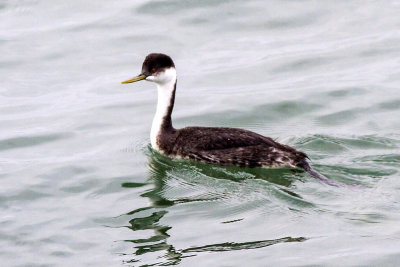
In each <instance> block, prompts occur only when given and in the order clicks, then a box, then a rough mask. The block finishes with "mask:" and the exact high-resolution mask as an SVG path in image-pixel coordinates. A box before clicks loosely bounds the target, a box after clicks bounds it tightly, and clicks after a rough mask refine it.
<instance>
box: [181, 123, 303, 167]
mask: <svg viewBox="0 0 400 267" xmlns="http://www.w3.org/2000/svg"><path fill="white" fill-rule="evenodd" d="M174 153H176V154H180V155H183V156H187V157H189V158H192V159H196V160H200V161H205V162H213V163H218V164H223V165H231V164H235V165H241V166H263V165H269V166H279V165H289V166H293V167H294V166H297V162H299V161H300V160H302V159H304V158H306V157H307V156H306V154H304V153H303V152H300V151H298V150H296V149H294V148H292V147H289V146H285V145H282V144H279V143H278V142H275V141H274V140H272V139H271V138H269V137H265V136H262V135H259V134H257V133H254V132H251V131H247V130H243V129H237V128H217V127H215V128H213V127H187V128H183V129H180V130H178V136H177V138H176V141H175V146H174Z"/></svg>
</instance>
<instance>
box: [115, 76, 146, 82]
mask: <svg viewBox="0 0 400 267" xmlns="http://www.w3.org/2000/svg"><path fill="white" fill-rule="evenodd" d="M146 77H147V76H146V75H139V76H136V77H135V78H132V79H130V80H126V81H123V82H121V83H122V84H124V83H134V82H137V81H140V80H144V79H146Z"/></svg>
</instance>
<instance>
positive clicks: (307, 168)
mask: <svg viewBox="0 0 400 267" xmlns="http://www.w3.org/2000/svg"><path fill="white" fill-rule="evenodd" d="M298 166H299V167H301V168H303V169H304V170H305V171H306V172H308V173H309V174H311V175H312V176H314V177H315V178H317V179H319V180H321V181H322V182H324V183H326V184H329V185H333V186H340V185H341V184H340V183H339V182H336V181H334V180H331V179H329V178H328V177H326V176H324V175H322V174H320V173H318V172H317V171H316V170H314V169H313V168H311V166H310V164H308V162H307V161H306V160H303V161H302V162H300V163H299V165H298Z"/></svg>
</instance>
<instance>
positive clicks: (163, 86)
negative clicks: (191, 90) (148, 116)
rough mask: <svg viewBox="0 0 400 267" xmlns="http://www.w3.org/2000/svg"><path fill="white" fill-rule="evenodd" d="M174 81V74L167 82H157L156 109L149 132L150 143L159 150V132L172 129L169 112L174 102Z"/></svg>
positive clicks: (175, 81)
mask: <svg viewBox="0 0 400 267" xmlns="http://www.w3.org/2000/svg"><path fill="white" fill-rule="evenodd" d="M176 83H177V80H176V75H175V78H174V79H171V80H170V81H168V82H165V83H157V91H158V100H157V110H156V114H155V115H154V118H153V123H152V125H151V134H150V139H151V145H152V147H153V148H155V149H156V150H159V144H158V139H159V138H158V137H159V136H160V134H161V133H168V132H173V131H174V127H173V126H172V119H171V114H172V109H173V108H174V102H175V91H176Z"/></svg>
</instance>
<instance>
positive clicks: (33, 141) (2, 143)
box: [0, 133, 73, 151]
mask: <svg viewBox="0 0 400 267" xmlns="http://www.w3.org/2000/svg"><path fill="white" fill-rule="evenodd" d="M72 136H73V135H72V134H69V133H59V134H44V135H34V136H21V137H14V138H8V139H3V140H0V151H1V150H11V149H17V148H24V147H30V146H37V145H41V144H45V143H50V142H54V141H57V140H61V139H66V138H70V137H72Z"/></svg>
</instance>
